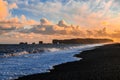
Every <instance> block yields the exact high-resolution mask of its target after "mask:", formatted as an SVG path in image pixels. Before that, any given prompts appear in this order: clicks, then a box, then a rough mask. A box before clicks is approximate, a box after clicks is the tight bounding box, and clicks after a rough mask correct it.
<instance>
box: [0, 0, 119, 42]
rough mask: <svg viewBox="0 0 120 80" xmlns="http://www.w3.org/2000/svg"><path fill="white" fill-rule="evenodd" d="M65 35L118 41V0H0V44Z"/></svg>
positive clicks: (48, 38) (62, 37)
mask: <svg viewBox="0 0 120 80" xmlns="http://www.w3.org/2000/svg"><path fill="white" fill-rule="evenodd" d="M66 38H111V39H114V40H115V41H120V0H0V44H7V43H10V44H12V43H19V42H21V41H23V42H29V43H32V42H38V41H41V40H42V41H44V42H46V43H48V42H51V41H52V39H66Z"/></svg>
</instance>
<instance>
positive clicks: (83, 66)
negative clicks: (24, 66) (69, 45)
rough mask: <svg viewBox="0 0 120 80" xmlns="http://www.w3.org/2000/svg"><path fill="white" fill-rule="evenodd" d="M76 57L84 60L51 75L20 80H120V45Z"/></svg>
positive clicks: (55, 69)
mask: <svg viewBox="0 0 120 80" xmlns="http://www.w3.org/2000/svg"><path fill="white" fill-rule="evenodd" d="M75 56H76V57H80V58H83V59H82V60H80V61H75V62H69V63H65V64H61V65H57V66H54V69H53V70H50V73H42V74H34V75H28V76H24V77H20V78H19V79H18V80H120V44H118V43H117V44H109V45H105V46H102V47H98V48H96V49H94V50H88V51H84V52H82V53H80V54H78V55H75Z"/></svg>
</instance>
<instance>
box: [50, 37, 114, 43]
mask: <svg viewBox="0 0 120 80" xmlns="http://www.w3.org/2000/svg"><path fill="white" fill-rule="evenodd" d="M106 42H113V40H111V39H99V38H74V39H64V40H57V39H54V40H53V41H52V43H53V44H95V43H106Z"/></svg>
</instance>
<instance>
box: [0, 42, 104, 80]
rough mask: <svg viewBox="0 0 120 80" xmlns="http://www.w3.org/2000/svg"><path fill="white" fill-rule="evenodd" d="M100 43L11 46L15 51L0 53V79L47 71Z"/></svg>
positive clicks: (8, 79) (7, 79)
mask: <svg viewBox="0 0 120 80" xmlns="http://www.w3.org/2000/svg"><path fill="white" fill-rule="evenodd" d="M102 45H103V44H91V45H49V46H44V45H42V46H39V47H36V48H35V46H33V47H31V48H30V49H29V50H27V47H26V48H24V49H22V50H21V49H20V50H19V48H14V47H13V46H11V47H13V48H14V50H17V51H12V52H9V53H3V52H2V51H1V53H0V54H1V55H0V80H11V79H17V78H18V77H21V76H25V75H30V74H37V73H44V72H49V69H53V66H54V65H58V64H62V63H66V62H72V61H77V60H80V59H81V58H76V57H73V56H74V55H75V54H78V53H80V52H82V51H85V50H88V49H93V48H95V47H96V46H102ZM11 47H10V46H9V47H7V48H11ZM7 50H8V49H7ZM33 50H34V52H33Z"/></svg>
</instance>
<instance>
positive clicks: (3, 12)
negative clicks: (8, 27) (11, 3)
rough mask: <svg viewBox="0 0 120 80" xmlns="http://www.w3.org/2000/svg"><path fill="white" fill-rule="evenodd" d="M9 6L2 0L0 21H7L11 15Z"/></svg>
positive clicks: (0, 1) (0, 3) (0, 0)
mask: <svg viewBox="0 0 120 80" xmlns="http://www.w3.org/2000/svg"><path fill="white" fill-rule="evenodd" d="M7 5H8V3H7V2H6V1H3V0H0V20H2V19H5V18H6V17H7V16H8V15H9V12H8V8H7Z"/></svg>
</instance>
